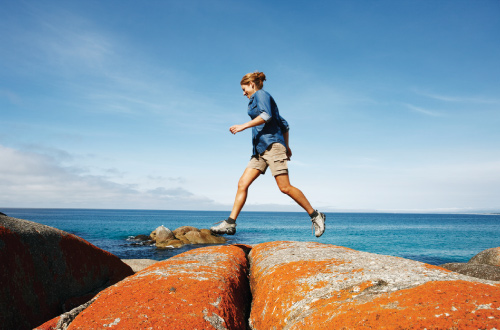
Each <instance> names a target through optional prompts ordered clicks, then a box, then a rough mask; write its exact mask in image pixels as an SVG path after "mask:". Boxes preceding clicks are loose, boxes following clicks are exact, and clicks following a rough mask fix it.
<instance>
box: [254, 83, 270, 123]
mask: <svg viewBox="0 0 500 330" xmlns="http://www.w3.org/2000/svg"><path fill="white" fill-rule="evenodd" d="M255 101H256V102H257V110H258V111H259V115H260V117H261V118H262V119H264V121H266V122H268V121H269V120H270V119H271V117H272V111H271V97H270V95H269V94H267V93H263V92H261V91H260V90H259V91H257V92H255Z"/></svg>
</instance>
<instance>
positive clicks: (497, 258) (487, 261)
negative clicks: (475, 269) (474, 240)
mask: <svg viewBox="0 0 500 330" xmlns="http://www.w3.org/2000/svg"><path fill="white" fill-rule="evenodd" d="M468 263H469V264H482V265H492V266H497V267H500V247H496V248H491V249H487V250H484V251H481V252H479V253H478V254H476V255H475V256H473V257H472V258H471V259H470V260H469V262H468Z"/></svg>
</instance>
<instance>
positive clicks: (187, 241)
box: [175, 235, 191, 244]
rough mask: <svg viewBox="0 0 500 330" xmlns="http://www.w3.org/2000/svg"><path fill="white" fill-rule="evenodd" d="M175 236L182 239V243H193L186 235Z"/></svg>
mask: <svg viewBox="0 0 500 330" xmlns="http://www.w3.org/2000/svg"><path fill="white" fill-rule="evenodd" d="M175 238H177V239H178V240H179V241H181V242H182V244H191V242H190V241H189V240H188V239H187V237H186V236H184V235H175Z"/></svg>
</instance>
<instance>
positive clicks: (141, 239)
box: [134, 235, 151, 242]
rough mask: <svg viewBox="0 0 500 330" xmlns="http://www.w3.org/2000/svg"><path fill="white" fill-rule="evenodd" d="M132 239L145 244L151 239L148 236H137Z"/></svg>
mask: <svg viewBox="0 0 500 330" xmlns="http://www.w3.org/2000/svg"><path fill="white" fill-rule="evenodd" d="M134 239H135V240H137V241H143V242H147V241H150V240H151V237H150V236H148V235H137V236H135V237H134Z"/></svg>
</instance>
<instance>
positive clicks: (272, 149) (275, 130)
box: [210, 72, 326, 237]
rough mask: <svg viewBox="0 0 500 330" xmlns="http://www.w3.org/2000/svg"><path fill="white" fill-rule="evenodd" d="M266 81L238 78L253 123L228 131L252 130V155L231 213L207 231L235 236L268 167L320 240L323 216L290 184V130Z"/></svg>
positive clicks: (251, 76) (250, 75)
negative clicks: (251, 192)
mask: <svg viewBox="0 0 500 330" xmlns="http://www.w3.org/2000/svg"><path fill="white" fill-rule="evenodd" d="M265 80H266V75H265V74H264V73H263V72H253V73H248V74H246V75H245V76H244V77H243V79H241V83H240V84H241V89H242V90H243V95H244V96H246V97H248V98H249V100H250V101H249V102H248V115H249V116H250V118H251V119H252V120H250V121H249V122H247V123H245V124H241V125H233V126H231V127H230V128H229V131H230V132H231V133H233V134H236V133H238V132H241V131H244V130H246V129H247V128H250V127H251V128H252V144H253V154H252V158H251V159H250V162H249V163H248V165H247V168H246V169H245V171H244V172H243V175H242V176H241V178H240V181H239V182H238V190H237V192H236V198H235V200H234V205H233V209H232V211H231V214H230V215H229V217H228V218H227V219H225V220H223V221H221V222H220V224H219V225H218V226H214V227H211V228H210V230H211V231H212V232H213V233H216V234H228V235H234V234H235V233H236V219H237V218H238V215H239V214H240V211H241V209H242V208H243V206H244V205H245V202H246V199H247V194H248V188H249V187H250V185H251V184H252V183H253V182H254V181H255V179H257V178H258V177H259V176H260V175H261V174H265V173H266V170H267V168H268V167H269V168H270V169H271V174H272V175H273V176H274V179H275V180H276V183H277V184H278V187H279V189H280V190H281V192H283V193H284V194H287V195H288V196H290V197H291V198H292V199H293V200H294V201H295V202H297V204H299V205H300V206H301V207H302V208H303V209H304V210H305V211H306V212H307V213H308V214H309V216H310V217H311V221H312V225H313V227H314V234H315V235H316V237H320V236H321V235H323V232H324V231H325V219H326V217H325V215H324V214H323V213H321V212H318V211H317V210H315V209H313V207H312V206H311V204H310V203H309V201H308V200H307V198H306V196H304V194H303V193H302V191H300V190H299V189H298V188H296V187H294V186H292V185H291V184H290V179H289V177H288V166H287V160H290V157H291V156H292V151H291V150H290V147H289V144H288V130H289V127H288V123H287V121H286V120H285V119H284V118H283V117H281V116H280V114H279V111H278V106H277V105H276V102H274V99H273V97H272V96H271V95H270V94H269V93H268V92H266V91H265V90H263V89H262V87H264V81H265Z"/></svg>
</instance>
